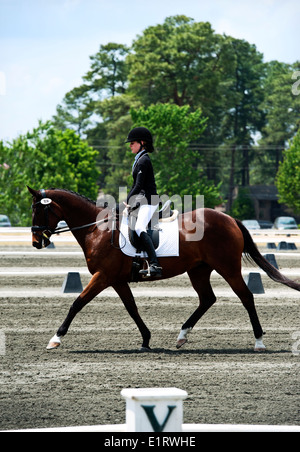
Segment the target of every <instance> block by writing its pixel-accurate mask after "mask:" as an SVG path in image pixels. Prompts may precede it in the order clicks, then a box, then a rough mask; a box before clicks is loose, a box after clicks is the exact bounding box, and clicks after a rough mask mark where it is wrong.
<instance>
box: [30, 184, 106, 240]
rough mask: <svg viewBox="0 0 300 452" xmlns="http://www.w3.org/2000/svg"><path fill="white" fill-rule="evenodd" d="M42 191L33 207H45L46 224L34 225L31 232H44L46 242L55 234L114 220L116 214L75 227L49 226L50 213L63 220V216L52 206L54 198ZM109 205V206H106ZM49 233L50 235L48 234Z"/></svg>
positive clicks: (43, 236)
mask: <svg viewBox="0 0 300 452" xmlns="http://www.w3.org/2000/svg"><path fill="white" fill-rule="evenodd" d="M40 193H41V195H42V199H41V200H40V201H38V202H36V203H34V204H32V206H31V207H32V208H35V207H38V206H42V207H43V208H44V217H45V224H44V225H43V226H32V227H31V232H32V233H33V234H34V233H36V232H41V233H42V238H43V241H44V243H45V241H46V240H49V239H50V237H51V235H54V234H62V233H63V232H73V231H78V230H80V229H84V228H88V227H90V226H96V225H101V224H104V223H108V221H110V220H114V219H115V216H112V217H108V218H104V219H102V220H98V221H94V222H93V223H88V224H84V225H82V226H76V227H75V228H69V227H68V226H62V227H60V228H54V229H53V228H51V227H50V226H49V213H50V212H51V214H53V215H54V216H55V217H56V218H57V219H58V220H61V218H60V217H59V216H58V215H57V214H56V213H55V212H54V210H53V209H52V208H51V204H52V199H50V198H47V196H46V191H45V190H44V189H42V190H40ZM105 207H107V206H105ZM47 233H49V235H48V234H47Z"/></svg>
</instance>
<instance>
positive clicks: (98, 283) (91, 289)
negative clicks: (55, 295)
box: [47, 273, 108, 350]
mask: <svg viewBox="0 0 300 452" xmlns="http://www.w3.org/2000/svg"><path fill="white" fill-rule="evenodd" d="M107 287H108V285H107V284H106V283H105V278H104V277H103V275H102V274H100V273H95V275H94V276H93V277H92V279H91V281H90V282H89V284H88V285H87V287H86V288H85V289H84V291H83V292H82V293H81V294H80V295H79V297H78V298H77V299H76V300H75V301H74V303H73V304H72V306H71V308H70V310H69V313H68V315H67V317H66V319H65V320H64V322H63V324H62V325H61V326H60V327H59V329H58V330H57V333H56V334H55V335H54V336H53V337H52V338H51V339H50V341H49V344H48V346H47V350H53V349H55V348H57V347H59V346H60V344H61V338H62V337H63V336H65V335H66V334H67V332H68V329H69V327H70V325H71V323H72V321H73V319H74V317H75V316H76V314H78V312H80V311H81V309H82V308H84V306H86V305H87V304H88V303H89V302H90V301H92V300H93V298H95V297H96V296H97V295H98V294H99V293H100V292H102V290H104V289H106V288H107Z"/></svg>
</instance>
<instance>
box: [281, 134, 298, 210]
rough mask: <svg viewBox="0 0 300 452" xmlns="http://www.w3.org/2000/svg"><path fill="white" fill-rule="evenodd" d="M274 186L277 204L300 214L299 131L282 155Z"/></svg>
mask: <svg viewBox="0 0 300 452" xmlns="http://www.w3.org/2000/svg"><path fill="white" fill-rule="evenodd" d="M276 185H277V188H278V192H279V202H281V203H285V204H286V205H287V206H288V207H291V208H292V209H294V210H295V211H296V212H298V213H300V130H299V131H298V133H297V135H296V136H295V138H294V139H293V141H292V142H291V143H290V147H289V148H288V149H286V150H285V151H284V153H283V162H282V163H281V164H280V165H279V171H278V173H277V178H276Z"/></svg>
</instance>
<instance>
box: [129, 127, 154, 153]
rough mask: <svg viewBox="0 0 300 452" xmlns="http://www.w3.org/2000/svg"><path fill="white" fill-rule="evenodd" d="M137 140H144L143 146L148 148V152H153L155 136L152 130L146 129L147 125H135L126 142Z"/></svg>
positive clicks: (139, 141) (140, 141)
mask: <svg viewBox="0 0 300 452" xmlns="http://www.w3.org/2000/svg"><path fill="white" fill-rule="evenodd" d="M134 141H137V142H138V143H141V144H142V142H143V147H144V148H145V149H146V151H147V152H153V151H154V147H153V138H152V134H151V132H150V130H148V129H146V127H135V128H134V129H132V130H131V131H130V132H129V134H128V137H127V140H126V141H125V143H130V142H134Z"/></svg>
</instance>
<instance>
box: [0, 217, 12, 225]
mask: <svg viewBox="0 0 300 452" xmlns="http://www.w3.org/2000/svg"><path fill="white" fill-rule="evenodd" d="M0 227H1V228H10V227H11V223H10V221H9V218H8V216H7V215H0Z"/></svg>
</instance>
